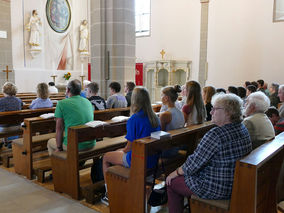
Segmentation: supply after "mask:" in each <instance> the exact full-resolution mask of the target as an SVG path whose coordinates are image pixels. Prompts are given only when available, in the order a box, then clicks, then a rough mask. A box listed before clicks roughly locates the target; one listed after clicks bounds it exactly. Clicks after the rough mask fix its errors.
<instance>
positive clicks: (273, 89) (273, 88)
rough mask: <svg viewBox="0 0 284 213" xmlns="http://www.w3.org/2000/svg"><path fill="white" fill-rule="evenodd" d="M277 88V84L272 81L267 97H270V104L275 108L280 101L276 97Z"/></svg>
mask: <svg viewBox="0 0 284 213" xmlns="http://www.w3.org/2000/svg"><path fill="white" fill-rule="evenodd" d="M278 90H279V85H278V84H275V83H272V84H271V86H270V87H269V94H270V95H269V99H270V106H274V107H275V108H277V107H278V104H279V103H280V99H279V97H278Z"/></svg>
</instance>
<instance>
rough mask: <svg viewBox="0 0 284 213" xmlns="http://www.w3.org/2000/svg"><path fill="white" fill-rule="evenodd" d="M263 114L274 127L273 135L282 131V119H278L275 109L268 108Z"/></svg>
mask: <svg viewBox="0 0 284 213" xmlns="http://www.w3.org/2000/svg"><path fill="white" fill-rule="evenodd" d="M265 114H266V115H267V117H268V118H269V120H270V121H271V123H272V125H273V127H274V130H275V135H278V134H279V133H281V132H283V131H284V118H280V116H279V112H278V110H277V109H276V108H275V107H269V108H268V110H266V112H265Z"/></svg>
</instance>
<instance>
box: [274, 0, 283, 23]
mask: <svg viewBox="0 0 284 213" xmlns="http://www.w3.org/2000/svg"><path fill="white" fill-rule="evenodd" d="M273 21H274V22H278V21H284V1H283V0H274V11H273Z"/></svg>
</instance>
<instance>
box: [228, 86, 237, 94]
mask: <svg viewBox="0 0 284 213" xmlns="http://www.w3.org/2000/svg"><path fill="white" fill-rule="evenodd" d="M228 93H233V94H235V95H238V89H237V87H234V86H229V87H228Z"/></svg>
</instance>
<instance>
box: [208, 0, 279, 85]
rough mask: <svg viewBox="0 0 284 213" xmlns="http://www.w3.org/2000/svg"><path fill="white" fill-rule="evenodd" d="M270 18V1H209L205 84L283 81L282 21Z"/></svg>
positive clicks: (271, 14)
mask: <svg viewBox="0 0 284 213" xmlns="http://www.w3.org/2000/svg"><path fill="white" fill-rule="evenodd" d="M272 17H273V1H267V0H250V1H247V0H238V1H235V0H218V1H217V0H212V1H211V2H210V8H209V29H208V70H209V71H208V81H207V84H212V85H216V86H223V87H227V86H228V85H240V84H242V83H243V82H244V81H245V80H250V81H252V80H258V79H264V80H265V81H267V82H268V83H271V82H279V83H284V78H283V76H284V75H283V74H284V60H283V59H284V51H283V50H284V40H283V38H284V22H278V23H273V22H272Z"/></svg>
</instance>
